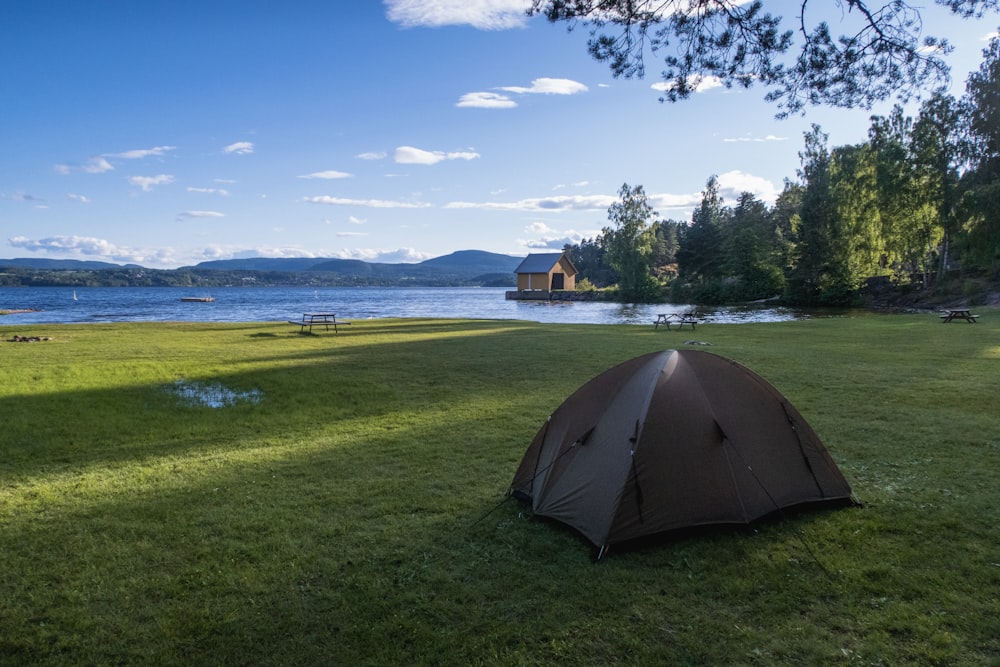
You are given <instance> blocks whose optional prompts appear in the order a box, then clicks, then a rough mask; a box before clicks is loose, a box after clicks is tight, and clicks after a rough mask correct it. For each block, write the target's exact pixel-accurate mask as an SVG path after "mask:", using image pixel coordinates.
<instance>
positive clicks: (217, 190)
mask: <svg viewBox="0 0 1000 667" xmlns="http://www.w3.org/2000/svg"><path fill="white" fill-rule="evenodd" d="M187 191H188V192H200V193H202V194H206V195H219V196H220V197H228V196H229V190H226V189H224V188H188V189H187Z"/></svg>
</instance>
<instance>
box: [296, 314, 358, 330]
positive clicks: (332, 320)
mask: <svg viewBox="0 0 1000 667" xmlns="http://www.w3.org/2000/svg"><path fill="white" fill-rule="evenodd" d="M288 323H289V324H296V325H298V326H299V327H301V329H300V330H299V333H305V330H306V328H307V327H308V329H309V333H312V330H313V327H320V326H321V327H323V329H324V330H325V331H329V330H330V327H333V332H334V333H337V332H338V329H337V327H338V326H341V325H346V324H350V322H345V321H344V320H338V319H337V315H336V313H303V314H302V319H301V320H288Z"/></svg>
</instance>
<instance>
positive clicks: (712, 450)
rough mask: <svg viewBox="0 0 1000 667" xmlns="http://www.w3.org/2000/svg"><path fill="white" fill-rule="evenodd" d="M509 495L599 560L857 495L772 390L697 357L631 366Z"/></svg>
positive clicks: (650, 357)
mask: <svg viewBox="0 0 1000 667" xmlns="http://www.w3.org/2000/svg"><path fill="white" fill-rule="evenodd" d="M511 493H512V494H513V495H515V496H516V497H519V498H521V499H524V500H528V501H530V503H531V506H532V509H533V510H534V513H535V514H536V515H539V516H544V517H548V518H551V519H554V520H557V521H560V522H562V523H565V524H568V525H569V526H572V527H573V528H575V529H577V530H578V531H579V532H580V533H582V534H583V535H584V537H586V538H587V539H588V540H590V542H592V543H593V544H594V545H596V546H598V547H600V548H601V552H602V553H603V551H604V549H605V548H606V547H607V546H608V545H610V544H614V543H621V542H625V541H628V540H631V539H634V538H638V537H643V536H647V535H653V534H656V533H660V532H664V531H669V530H674V529H679V528H686V527H693V526H703V525H709V524H743V523H749V522H751V521H753V520H754V519H757V518H760V517H762V516H764V515H767V514H770V513H771V512H774V511H777V510H780V509H783V508H787V507H792V506H795V505H801V504H805V503H814V502H833V501H841V502H844V501H848V500H849V499H850V498H851V489H850V486H849V485H848V484H847V482H846V481H845V479H844V477H843V475H841V473H840V470H838V468H837V466H836V464H835V463H834V462H833V460H832V459H831V458H830V455H829V453H828V452H827V450H826V448H825V447H824V446H823V443H822V442H821V441H820V439H819V436H817V435H816V433H815V431H813V429H812V428H811V427H810V426H809V424H807V423H806V421H805V419H803V417H802V415H801V414H799V412H798V411H797V410H796V409H795V408H794V407H793V406H792V405H791V404H790V403H789V402H788V400H787V399H786V398H785V397H784V396H782V395H781V394H780V393H779V392H778V391H777V390H776V389H775V388H774V387H773V386H772V385H771V384H769V383H768V382H767V381H766V380H764V379H763V378H762V377H760V376H759V375H757V374H756V373H754V372H753V371H751V370H749V369H747V368H746V367H744V366H741V365H740V364H738V363H736V362H734V361H731V360H729V359H725V358H724V357H720V356H718V355H715V354H711V353H708V352H703V351H698V350H666V351H662V352H653V353H650V354H646V355H643V356H640V357H636V358H634V359H630V360H629V361H626V362H624V363H622V364H619V365H618V366H615V367H613V368H611V369H609V370H607V371H605V372H604V373H601V374H600V375H598V376H597V377H595V378H594V379H592V380H590V381H589V382H587V383H586V384H585V385H583V386H582V387H581V388H580V389H578V390H577V391H576V392H575V393H573V395H571V396H570V397H569V398H567V399H566V400H565V401H564V402H563V403H562V405H560V406H559V408H557V409H556V411H555V412H554V413H553V414H552V415H551V416H550V417H549V418H548V420H547V421H546V422H545V424H544V425H543V426H542V428H541V429H540V430H539V431H538V433H537V435H536V436H535V438H534V440H533V441H532V443H531V445H530V446H529V447H528V450H527V452H525V454H524V457H523V459H522V460H521V464H520V466H519V467H518V470H517V473H516V474H515V476H514V481H513V483H512V484H511Z"/></svg>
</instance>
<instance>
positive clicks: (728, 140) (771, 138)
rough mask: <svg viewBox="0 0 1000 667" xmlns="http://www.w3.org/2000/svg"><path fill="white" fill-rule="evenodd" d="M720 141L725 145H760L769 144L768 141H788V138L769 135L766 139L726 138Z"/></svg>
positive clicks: (749, 137) (747, 137) (748, 137)
mask: <svg viewBox="0 0 1000 667" xmlns="http://www.w3.org/2000/svg"><path fill="white" fill-rule="evenodd" d="M722 141H723V142H725V143H727V144H734V143H758V144H760V143H767V142H770V141H788V137H776V136H774V135H773V134H769V135H767V136H766V137H751V136H743V137H728V138H725V139H723V140H722Z"/></svg>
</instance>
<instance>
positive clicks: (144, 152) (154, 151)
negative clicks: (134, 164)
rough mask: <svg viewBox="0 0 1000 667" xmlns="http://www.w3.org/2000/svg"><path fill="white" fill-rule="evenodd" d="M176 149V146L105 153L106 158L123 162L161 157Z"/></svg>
mask: <svg viewBox="0 0 1000 667" xmlns="http://www.w3.org/2000/svg"><path fill="white" fill-rule="evenodd" d="M176 149H177V147H176V146H154V147H153V148H145V149H138V150H131V151H125V152H123V153H105V154H104V157H110V158H120V159H122V160H138V159H140V158H144V157H150V156H156V157H159V156H161V155H163V154H164V153H167V152H168V151H172V150H176Z"/></svg>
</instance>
